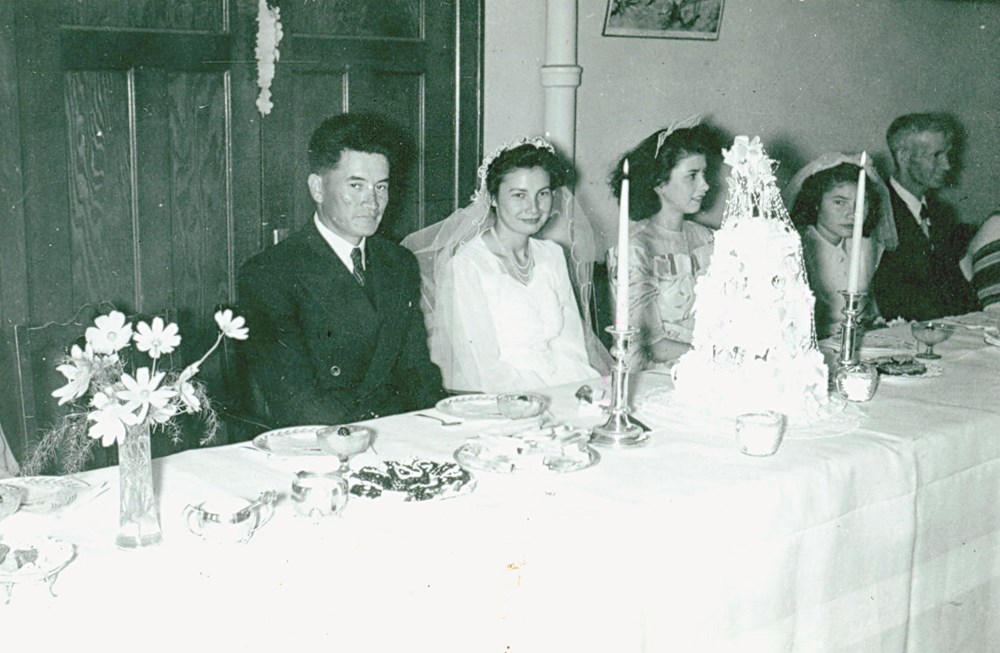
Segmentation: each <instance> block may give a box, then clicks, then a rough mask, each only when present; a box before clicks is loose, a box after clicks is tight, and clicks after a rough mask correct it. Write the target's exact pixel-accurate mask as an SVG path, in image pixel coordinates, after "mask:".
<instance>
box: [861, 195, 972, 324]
mask: <svg viewBox="0 0 1000 653" xmlns="http://www.w3.org/2000/svg"><path fill="white" fill-rule="evenodd" d="M887 185H888V186H889V196H890V198H891V200H892V215H893V219H894V220H895V221H896V233H897V234H898V235H899V246H898V247H897V248H896V249H895V250H893V251H886V252H885V253H884V254H883V255H882V258H881V260H880V261H879V264H878V267H877V268H876V269H875V275H874V277H873V278H872V293H873V295H874V297H875V302H876V303H877V304H878V309H879V312H880V313H881V314H882V317H884V318H885V319H887V320H891V319H894V318H897V317H902V318H904V319H906V320H930V319H934V318H939V317H945V316H947V315H961V314H962V313H968V312H970V311H975V310H978V305H979V302H978V301H977V299H976V296H975V293H974V292H973V290H972V286H971V285H969V282H968V281H966V280H965V277H964V276H962V271H961V269H960V268H959V267H958V261H959V259H960V258H961V257H962V255H963V252H964V249H965V244H966V243H965V240H966V239H965V238H963V236H962V234H961V231H960V229H959V225H958V220H957V219H956V217H955V214H954V212H953V211H952V209H951V207H949V206H948V205H947V204H945V203H944V202H941V201H938V200H937V199H936V198H934V197H933V196H928V197H927V212H928V214H929V215H930V229H929V231H930V238H928V237H927V236H925V235H924V232H923V231H921V229H920V226H919V225H918V224H917V221H916V220H915V219H914V217H913V214H912V213H910V209H909V207H907V205H906V202H904V201H903V199H902V198H901V197H900V196H899V194H898V193H897V192H896V190H895V189H894V188H893V187H892V185H891V184H887Z"/></svg>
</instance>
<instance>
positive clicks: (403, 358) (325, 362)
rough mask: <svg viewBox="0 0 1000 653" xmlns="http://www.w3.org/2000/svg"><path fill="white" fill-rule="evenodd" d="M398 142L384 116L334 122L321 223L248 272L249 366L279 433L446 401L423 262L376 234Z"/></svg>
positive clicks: (326, 153)
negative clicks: (430, 331)
mask: <svg viewBox="0 0 1000 653" xmlns="http://www.w3.org/2000/svg"><path fill="white" fill-rule="evenodd" d="M395 134H397V132H396V131H395V130H394V129H392V128H391V126H390V125H389V124H387V123H385V122H384V121H382V120H381V119H380V118H378V117H376V116H372V115H365V114H341V115H338V116H334V117H333V118H330V119H328V120H326V121H325V122H323V124H322V125H320V126H319V128H318V129H317V130H316V131H315V133H314V134H313V136H312V139H311V140H310V142H309V166H310V171H311V173H310V175H309V177H308V186H309V193H310V195H312V198H313V200H314V201H315V203H316V212H315V214H314V215H313V217H312V219H311V220H310V221H309V222H308V223H307V224H306V225H305V227H303V228H302V229H301V230H299V231H297V232H296V233H294V234H292V235H291V236H289V237H288V238H287V239H285V240H284V241H282V242H281V243H279V244H277V245H275V246H274V247H271V248H269V249H267V250H265V251H264V252H262V253H260V254H258V255H257V256H255V257H254V258H252V259H251V260H250V261H248V262H247V263H246V264H245V265H244V266H243V268H242V270H241V272H240V284H239V288H240V309H241V310H242V311H243V314H244V315H245V316H246V318H247V323H248V326H249V327H250V332H251V333H252V334H253V335H252V337H251V338H250V339H248V340H247V342H246V343H245V346H244V351H243V352H242V354H243V357H244V363H245V367H246V369H247V370H248V372H249V375H250V377H251V378H250V381H251V382H252V384H253V385H254V386H255V390H256V391H255V393H254V394H255V395H256V398H257V401H256V403H257V404H258V412H260V413H264V414H266V415H267V416H268V417H270V418H271V421H272V422H273V423H274V424H276V425H286V424H337V423H345V422H352V421H357V420H361V419H367V418H372V417H378V416H380V415H390V414H394V413H400V412H405V411H408V410H414V409H418V408H424V407H427V406H431V405H433V404H434V403H435V402H436V401H437V400H438V399H440V398H442V397H443V396H444V392H443V390H442V388H441V374H440V371H439V370H438V368H437V367H436V366H435V365H434V364H433V363H432V362H431V360H430V356H429V355H428V352H427V334H426V331H425V327H424V319H423V315H422V314H421V310H420V274H419V271H418V268H417V261H416V259H415V258H414V257H413V254H411V253H410V252H409V251H408V250H406V249H404V248H403V247H400V246H399V245H396V244H394V243H392V242H390V241H388V240H386V239H384V238H382V237H380V236H378V235H375V232H376V230H377V229H378V226H379V223H380V222H381V220H382V215H383V213H384V211H385V207H386V203H387V202H388V201H389V174H390V170H391V169H392V166H393V165H396V164H397V161H396V160H395V159H396V157H397V152H398V146H399V144H400V139H399V137H398V136H396V135H395ZM261 403H263V404H264V406H260V405H259V404H261ZM261 408H263V410H260V409H261Z"/></svg>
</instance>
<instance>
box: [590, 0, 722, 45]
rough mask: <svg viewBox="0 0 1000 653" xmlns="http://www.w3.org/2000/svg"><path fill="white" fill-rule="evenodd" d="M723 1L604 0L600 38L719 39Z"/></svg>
mask: <svg viewBox="0 0 1000 653" xmlns="http://www.w3.org/2000/svg"><path fill="white" fill-rule="evenodd" d="M723 2H724V0H608V10H607V13H606V14H605V17H604V36H638V37H646V38H658V39H702V40H709V41H714V40H716V39H718V38H719V25H721V24H722V4H723Z"/></svg>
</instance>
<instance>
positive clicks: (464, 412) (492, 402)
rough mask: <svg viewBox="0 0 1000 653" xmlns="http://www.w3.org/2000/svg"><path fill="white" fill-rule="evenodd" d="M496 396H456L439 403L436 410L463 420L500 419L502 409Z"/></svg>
mask: <svg viewBox="0 0 1000 653" xmlns="http://www.w3.org/2000/svg"><path fill="white" fill-rule="evenodd" d="M498 397H499V395H495V394H470V395H455V396H454V397H448V398H446V399H442V400H441V401H439V402H437V405H436V406H435V408H437V409H438V410H439V411H441V412H442V413H444V414H445V415H450V416H451V417H460V418H462V419H500V418H502V417H503V415H501V414H500V408H499V406H498V405H497V398H498Z"/></svg>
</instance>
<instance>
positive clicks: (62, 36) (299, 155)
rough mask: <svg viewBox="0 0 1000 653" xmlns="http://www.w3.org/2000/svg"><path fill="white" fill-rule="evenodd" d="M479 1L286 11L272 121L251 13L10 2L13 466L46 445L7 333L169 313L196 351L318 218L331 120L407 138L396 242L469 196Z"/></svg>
mask: <svg viewBox="0 0 1000 653" xmlns="http://www.w3.org/2000/svg"><path fill="white" fill-rule="evenodd" d="M480 2H481V0H280V2H278V3H277V4H278V5H279V6H280V8H281V19H282V24H283V32H284V38H283V40H282V41H281V44H280V47H279V49H280V52H281V57H280V60H279V62H278V64H277V70H276V75H275V79H274V82H273V85H272V93H273V102H274V109H273V111H272V112H271V114H270V115H268V116H266V117H262V116H261V115H260V114H259V113H258V111H257V107H256V105H255V100H256V98H257V93H258V88H257V83H256V82H257V80H256V63H255V60H254V47H255V39H256V31H257V22H256V18H257V11H258V2H257V0H0V127H2V129H0V131H2V132H3V134H2V135H0V282H2V284H3V288H2V291H0V320H2V324H3V329H4V333H3V339H2V343H0V346H2V347H3V349H0V388H5V389H7V388H9V389H10V390H9V391H0V420H3V425H4V430H5V432H6V433H7V435H8V438H9V439H12V440H14V442H13V443H12V446H13V448H14V449H15V451H20V450H22V449H23V447H24V446H25V445H27V444H29V443H30V442H31V441H32V440H33V439H34V437H35V435H34V434H32V433H24V432H23V419H22V417H23V416H22V415H20V414H19V411H20V407H19V406H18V405H16V404H17V402H16V401H15V397H16V392H15V389H16V387H17V378H16V370H15V360H14V357H13V356H12V350H11V343H12V340H13V337H12V334H13V327H14V325H16V324H21V325H40V324H45V323H47V322H58V323H61V322H67V321H69V320H70V319H71V318H72V316H73V315H74V314H75V312H76V310H77V309H78V308H79V307H80V306H81V305H85V304H97V303H99V302H111V303H114V304H115V305H117V306H119V307H120V308H121V309H122V310H125V311H126V312H130V313H131V312H155V311H158V310H160V309H162V308H164V307H175V308H176V309H177V310H178V314H179V318H180V322H181V324H180V326H181V332H182V335H183V336H184V344H183V345H182V347H183V348H184V350H185V351H186V352H187V353H189V354H191V355H197V354H198V353H200V351H201V350H202V348H203V347H205V346H207V345H208V344H209V342H210V340H211V338H212V337H213V334H214V324H213V321H212V313H213V311H214V309H215V307H216V306H217V305H219V304H225V303H231V302H234V301H236V300H237V297H236V296H235V288H236V274H237V272H238V269H239V266H240V265H241V264H242V262H243V261H245V260H246V259H247V258H248V257H249V256H252V255H253V254H254V253H256V252H257V251H259V250H260V249H261V248H263V247H265V246H267V245H268V244H270V243H271V242H272V241H273V240H274V235H275V234H276V233H281V230H288V229H296V228H298V227H300V226H301V225H302V224H303V223H304V222H305V221H306V220H307V219H308V218H309V217H310V216H311V213H312V208H311V206H310V205H309V198H308V195H307V193H306V186H305V180H306V176H307V170H306V162H305V161H306V144H307V142H308V139H309V136H310V134H311V132H312V130H313V129H314V128H315V127H316V126H317V125H318V124H319V123H320V122H321V121H322V120H323V119H324V118H326V117H328V116H330V115H334V114H337V113H341V112H345V111H360V110H371V111H378V112H382V113H385V114H387V115H388V116H389V117H391V118H392V119H394V120H396V121H397V122H398V123H400V125H401V126H402V127H404V128H405V129H406V131H407V132H408V133H409V134H410V135H411V136H412V139H413V144H414V145H415V152H416V157H415V160H414V161H413V164H412V166H411V167H410V169H408V170H403V171H395V170H394V171H393V181H394V187H393V192H394V195H393V197H392V199H391V202H390V210H389V212H388V213H387V219H386V223H385V225H384V226H383V231H384V232H385V233H386V235H388V236H390V237H392V238H395V239H399V238H401V237H402V236H404V235H405V234H406V233H408V232H410V231H412V230H414V229H416V228H418V227H420V226H423V225H425V224H429V223H431V222H434V221H436V220H439V219H441V218H443V217H444V216H446V215H447V214H448V213H449V212H450V211H451V210H452V209H453V208H454V206H456V204H457V203H458V202H459V201H460V200H461V198H464V197H468V196H469V194H471V192H472V185H473V183H474V175H473V174H472V171H474V170H475V168H476V165H477V164H476V162H477V159H478V156H479V151H480V143H479V139H480V126H479V115H480V111H479V84H480V79H479V78H480V74H479V71H480V34H481V29H480V20H481V6H480ZM272 4H275V3H274V2H272ZM13 80H16V82H15V81H13ZM460 171H461V172H462V174H459V172H460ZM400 180H402V181H403V182H404V183H398V182H399V181H400Z"/></svg>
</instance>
